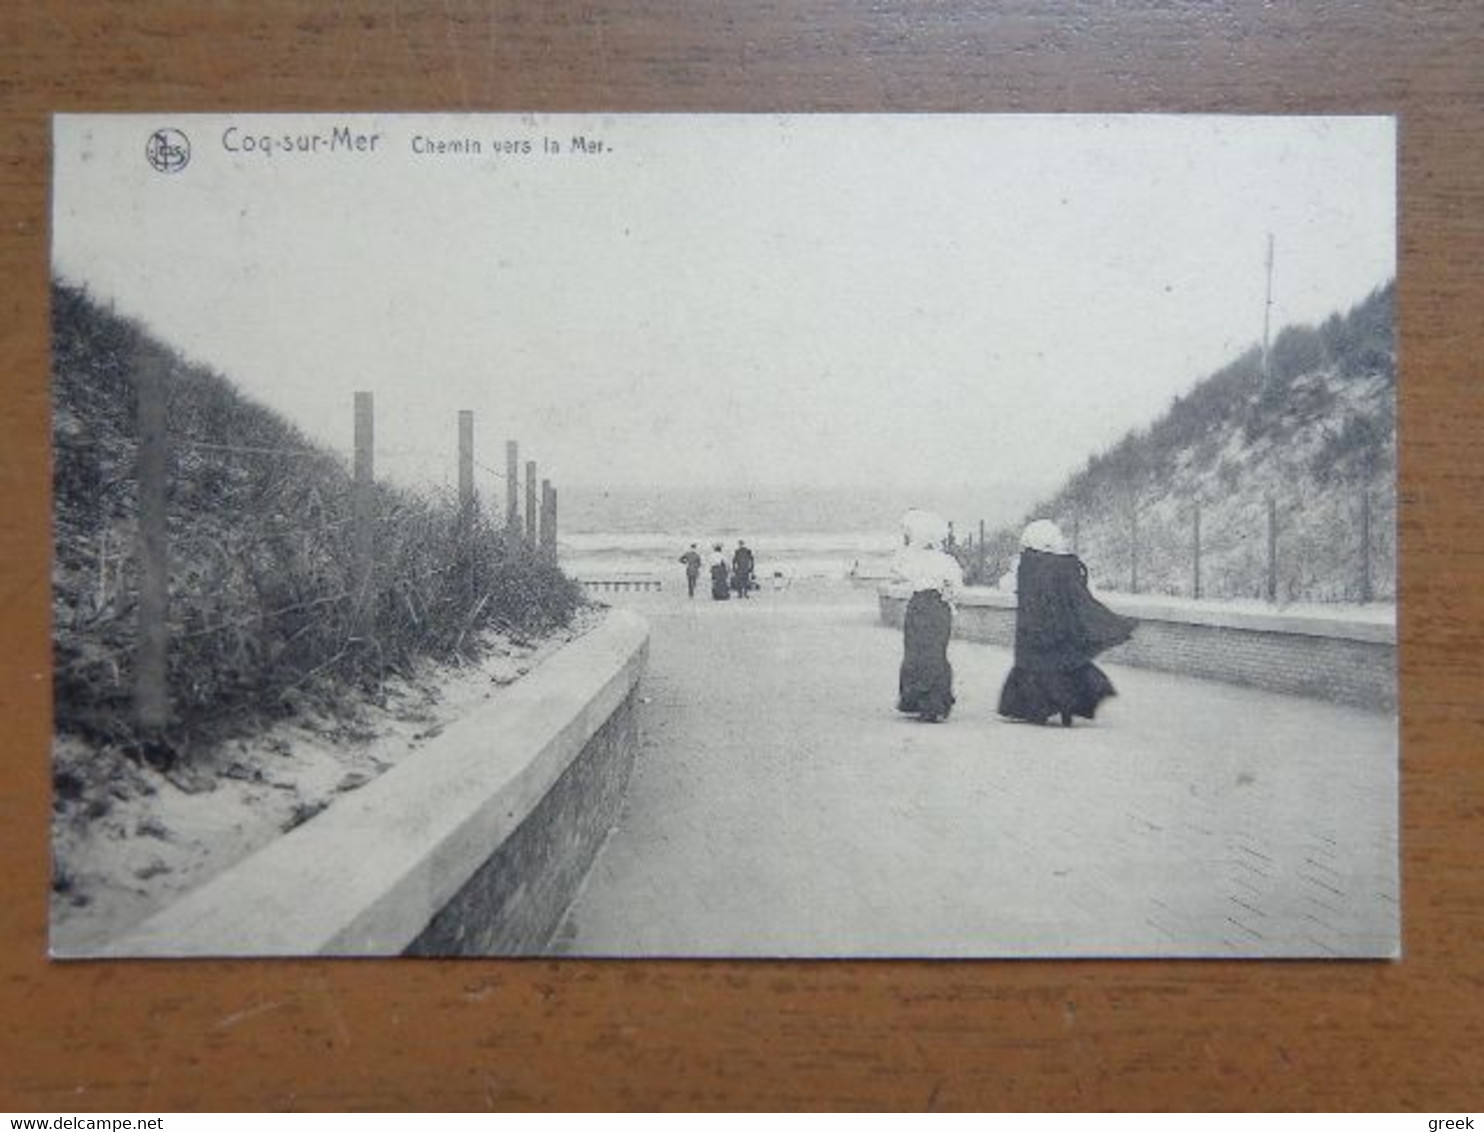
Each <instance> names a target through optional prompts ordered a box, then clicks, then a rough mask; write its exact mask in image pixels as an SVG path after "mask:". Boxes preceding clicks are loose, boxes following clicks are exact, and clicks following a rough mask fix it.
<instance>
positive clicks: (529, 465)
mask: <svg viewBox="0 0 1484 1132" xmlns="http://www.w3.org/2000/svg"><path fill="white" fill-rule="evenodd" d="M526 545H527V546H528V547H530V548H531V549H532V550H535V549H536V461H535V460H527V461H526Z"/></svg>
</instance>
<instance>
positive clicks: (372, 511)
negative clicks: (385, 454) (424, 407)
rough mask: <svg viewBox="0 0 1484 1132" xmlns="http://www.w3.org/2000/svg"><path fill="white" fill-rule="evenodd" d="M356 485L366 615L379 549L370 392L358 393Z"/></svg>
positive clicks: (354, 509)
mask: <svg viewBox="0 0 1484 1132" xmlns="http://www.w3.org/2000/svg"><path fill="white" fill-rule="evenodd" d="M355 435H356V457H355V482H354V485H353V488H352V491H353V497H352V502H351V519H352V524H353V526H354V529H355V555H356V562H355V584H356V591H357V593H356V607H357V611H358V612H359V613H364V611H365V608H366V604H367V594H366V588H367V586H368V585H369V583H370V581H371V555H372V552H373V551H374V549H375V547H376V406H375V402H374V400H373V399H372V396H371V394H370V393H357V394H356V432H355Z"/></svg>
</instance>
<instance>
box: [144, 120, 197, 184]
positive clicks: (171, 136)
mask: <svg viewBox="0 0 1484 1132" xmlns="http://www.w3.org/2000/svg"><path fill="white" fill-rule="evenodd" d="M144 156H145V157H147V158H148V159H149V163H150V164H151V165H153V166H154V167H155V169H156V170H158V171H159V172H161V173H179V172H180V171H181V170H182V169H184V168H185V167H186V166H187V165H188V164H190V160H191V139H190V138H188V137H186V136H185V134H183V133H181V132H180V131H179V130H168V129H166V130H156V131H155V132H154V133H152V134H150V136H149V141H148V142H147V143H146V144H145V147H144Z"/></svg>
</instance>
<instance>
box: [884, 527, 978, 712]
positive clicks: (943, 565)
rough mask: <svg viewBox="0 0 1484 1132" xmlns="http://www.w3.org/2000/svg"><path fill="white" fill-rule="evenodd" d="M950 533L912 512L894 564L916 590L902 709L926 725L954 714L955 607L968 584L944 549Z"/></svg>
mask: <svg viewBox="0 0 1484 1132" xmlns="http://www.w3.org/2000/svg"><path fill="white" fill-rule="evenodd" d="M947 530H948V525H947V524H946V523H945V522H943V520H942V519H940V518H939V517H938V516H936V515H934V514H932V513H931V512H928V511H915V510H914V511H909V512H907V514H906V516H905V517H904V518H903V520H902V540H903V548H902V550H901V551H900V552H899V553H898V555H897V557H896V560H895V561H894V562H893V563H892V573H893V575H894V576H895V578H896V580H897V581H898V582H900V583H904V584H905V585H907V586H908V587H909V588H910V589H911V590H912V597H911V598H910V599H909V600H908V602H907V610H906V613H905V615H904V617H903V619H902V666H901V669H900V671H899V673H898V676H897V710H898V711H900V712H904V713H906V714H908V715H915V716H917V718H918V719H920V720H922V721H923V722H924V723H938V722H940V721H941V720H944V719H947V718H948V713H949V712H950V711H952V710H953V666H952V665H950V664H949V663H948V639H949V637H950V636H951V635H952V633H953V607H952V605H951V604H950V602H952V600H953V598H954V596H955V592H956V591H957V589H958V587H959V586H961V585H962V584H963V571H962V570H961V569H960V567H959V564H958V562H957V561H955V560H954V559H953V558H952V557H950V556H949V555H947V554H945V553H944V552H943V550H942V549H941V548H942V545H943V539H944V536H945V535H946V533H947Z"/></svg>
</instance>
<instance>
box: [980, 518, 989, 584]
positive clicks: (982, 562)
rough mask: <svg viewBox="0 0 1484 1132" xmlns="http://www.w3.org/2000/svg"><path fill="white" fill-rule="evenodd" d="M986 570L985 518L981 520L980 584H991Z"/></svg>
mask: <svg viewBox="0 0 1484 1132" xmlns="http://www.w3.org/2000/svg"><path fill="white" fill-rule="evenodd" d="M984 570H985V560H984V520H983V519H980V520H979V584H980V585H981V586H987V585H989V579H988V578H986V577H985V576H984Z"/></svg>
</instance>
